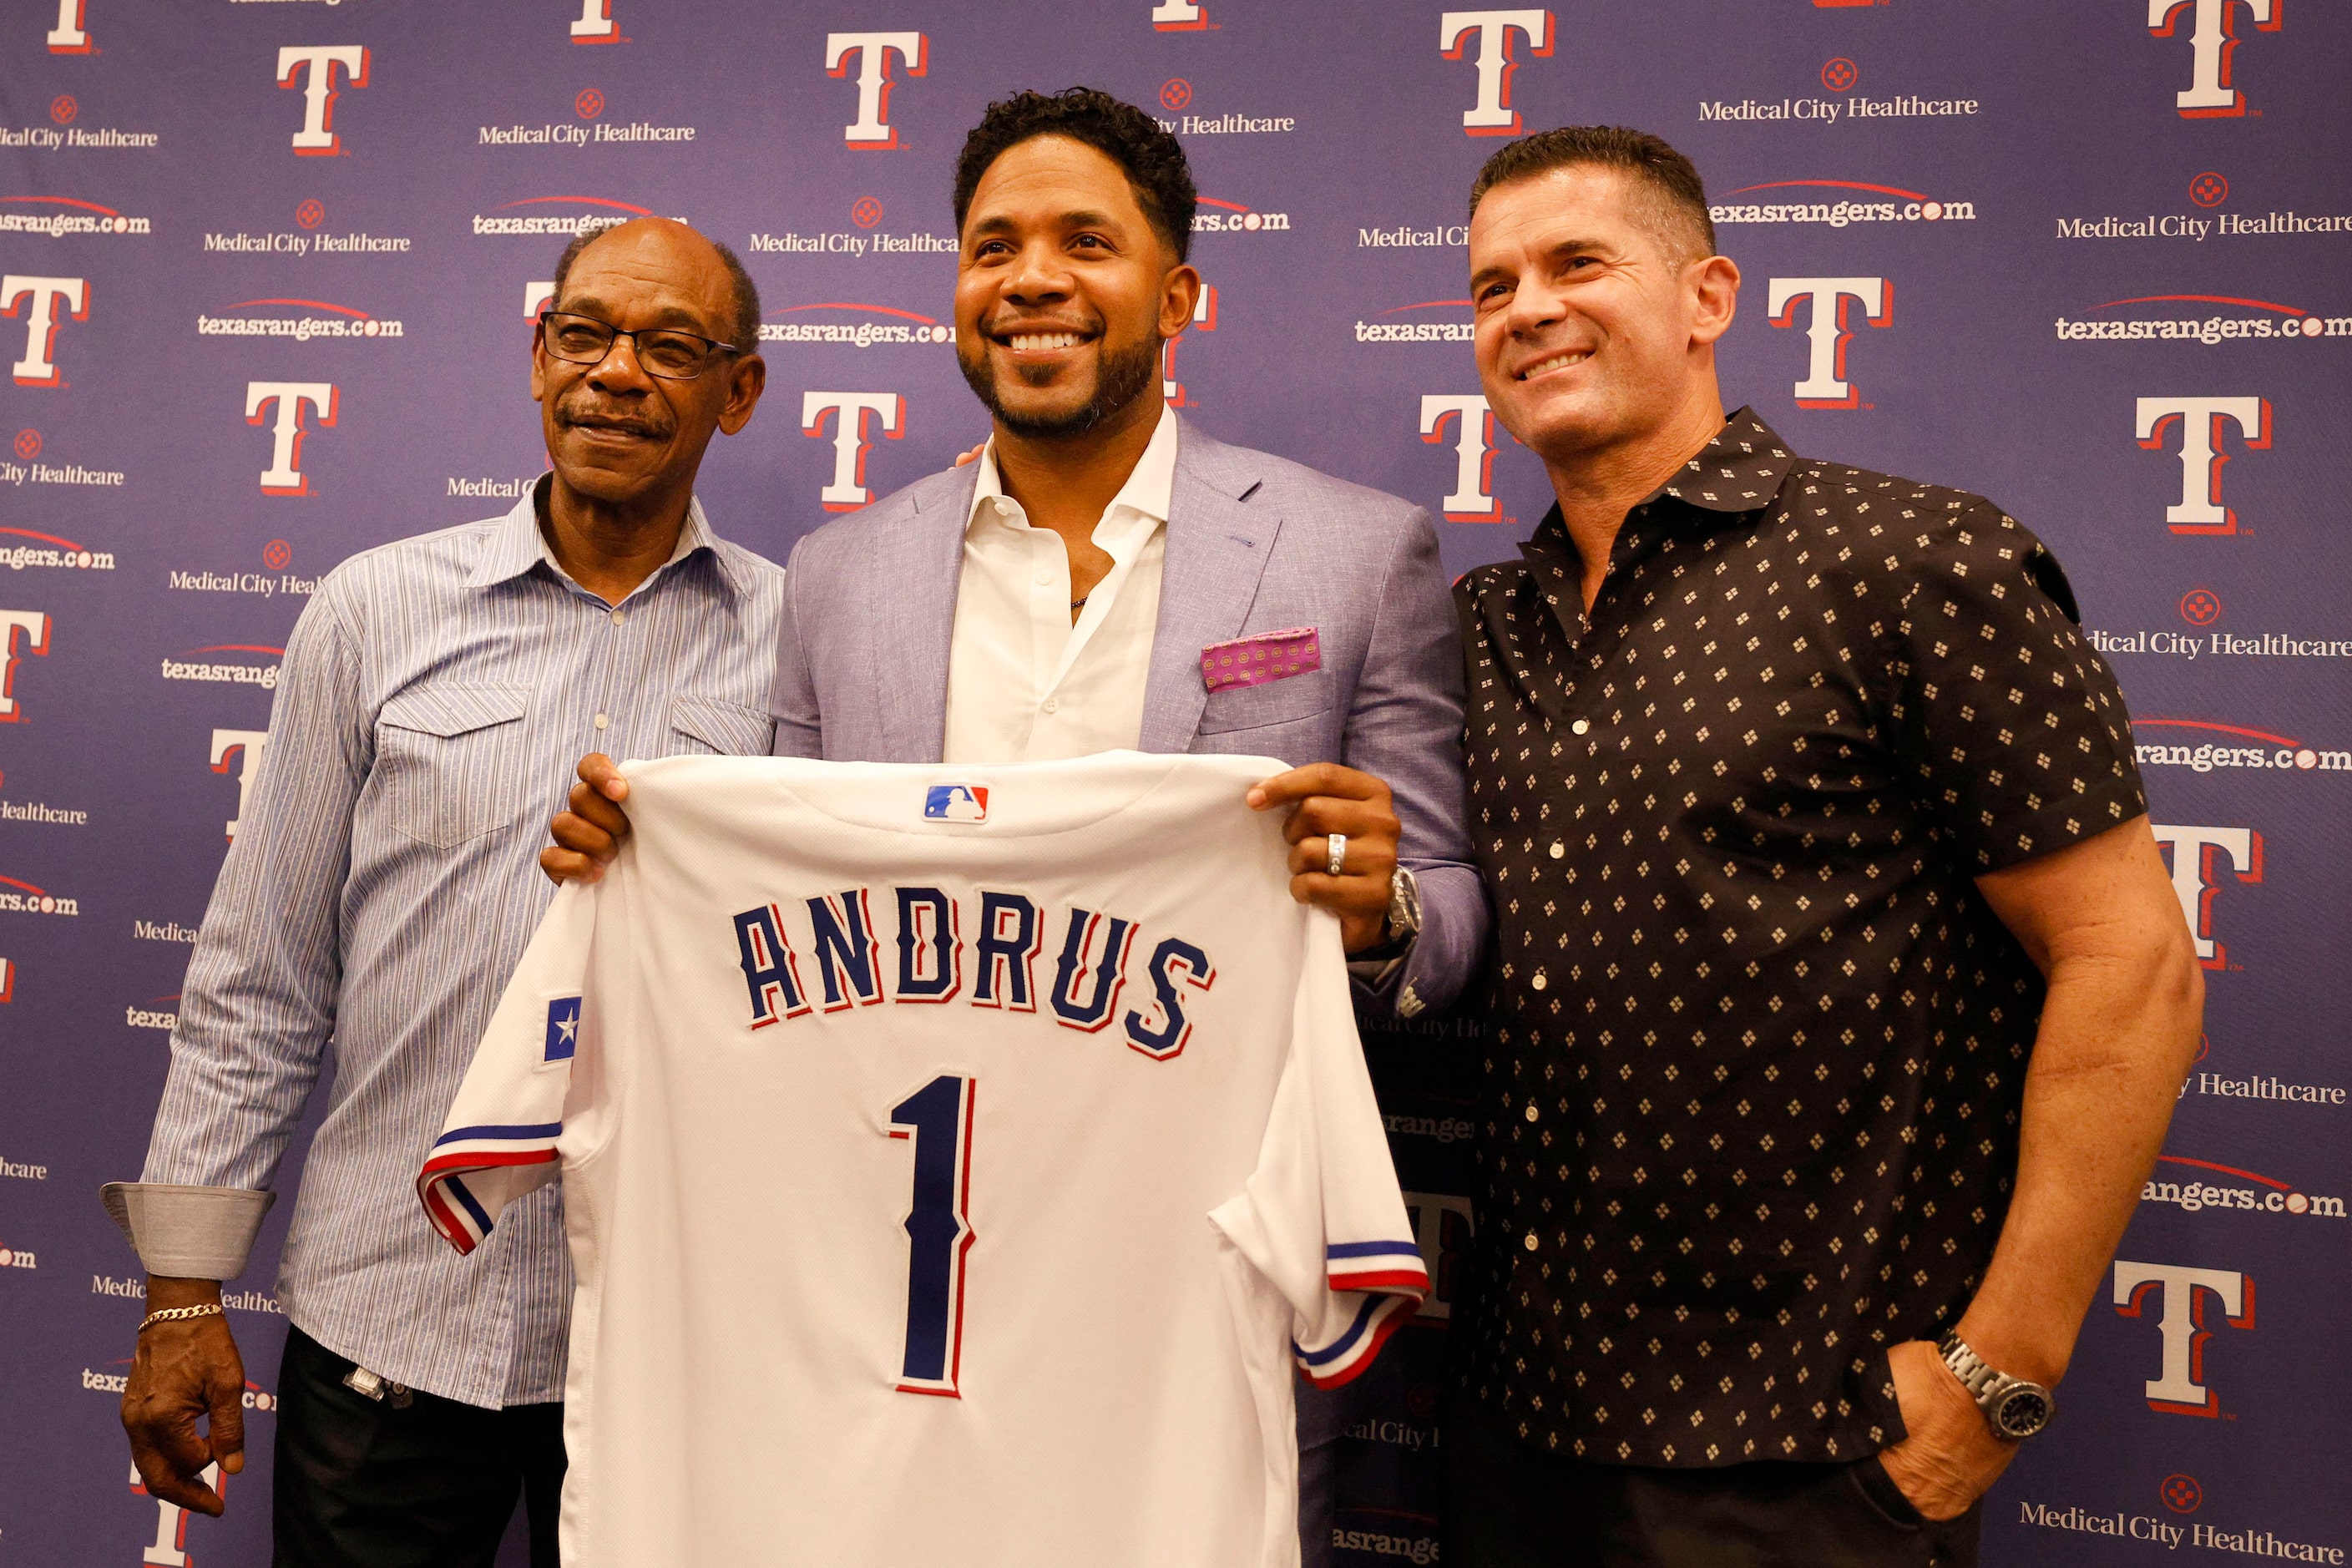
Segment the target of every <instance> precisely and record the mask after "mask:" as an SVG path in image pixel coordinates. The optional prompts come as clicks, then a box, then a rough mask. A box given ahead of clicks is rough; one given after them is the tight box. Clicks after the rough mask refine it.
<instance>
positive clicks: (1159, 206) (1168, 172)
mask: <svg viewBox="0 0 2352 1568" xmlns="http://www.w3.org/2000/svg"><path fill="white" fill-rule="evenodd" d="M1036 136H1066V137H1068V138H1069V139H1070V140H1071V141H1073V142H1084V143H1085V144H1086V145H1087V146H1089V147H1091V148H1093V149H1094V150H1095V151H1096V152H1097V153H1101V154H1102V155H1103V156H1104V157H1106V158H1108V159H1109V160H1110V161H1111V162H1112V163H1117V164H1118V166H1119V168H1120V169H1121V170H1123V171H1124V172H1125V173H1126V174H1127V183H1128V184H1129V185H1130V186H1131V187H1133V189H1134V191H1135V199H1136V204H1137V205H1139V206H1140V207H1142V208H1143V216H1145V217H1146V218H1148V219H1150V222H1151V227H1152V229H1153V231H1154V232H1156V233H1157V234H1158V235H1159V236H1160V238H1161V239H1162V240H1164V241H1166V242H1167V245H1168V248H1169V249H1170V250H1171V251H1173V252H1175V255H1176V259H1177V260H1178V261H1180V262H1181V261H1182V260H1184V259H1185V258H1186V257H1188V256H1189V255H1190V254H1191V253H1192V212H1193V209H1194V208H1195V207H1196V206H1198V205H1200V199H1201V197H1200V193H1199V192H1198V191H1196V190H1194V189H1193V188H1192V165H1191V164H1190V163H1186V162H1185V159H1184V149H1183V146H1182V144H1181V143H1180V142H1178V141H1177V140H1176V138H1175V137H1174V136H1172V135H1171V134H1169V132H1166V131H1164V130H1162V129H1161V128H1160V121H1157V120H1154V119H1152V118H1151V116H1150V115H1149V114H1146V113H1145V112H1144V111H1143V110H1140V109H1138V108H1136V107H1135V105H1133V104H1131V103H1124V102H1121V101H1120V100H1118V99H1116V98H1113V97H1112V96H1111V95H1110V94H1108V93H1107V92H1098V91H1097V90H1096V89H1093V88H1090V87H1074V88H1071V89H1067V90H1066V91H1063V92H1055V93H1045V92H1029V91H1022V92H1016V93H1014V94H1013V96H1012V97H1011V98H1007V99H1001V100H998V101H996V102H994V103H992V104H990V105H989V106H988V112H987V113H986V114H983V115H982V116H981V118H980V123H979V124H978V125H976V126H974V127H972V132H971V135H969V136H967V137H965V138H964V142H963V155H962V156H961V157H960V158H958V159H957V160H956V173H955V223H956V229H957V231H958V232H959V233H961V231H962V229H963V220H964V215H965V214H967V213H969V212H970V211H971V194H972V193H973V192H974V191H976V190H978V189H979V188H980V181H981V176H982V175H983V174H987V173H988V170H989V165H991V164H992V163H995V162H996V160H997V159H999V158H1001V157H1003V155H1004V154H1005V153H1007V152H1009V151H1011V150H1012V149H1013V148H1014V147H1017V146H1019V145H1020V144H1021V143H1022V142H1026V141H1028V140H1030V139H1031V138H1032V137H1036Z"/></svg>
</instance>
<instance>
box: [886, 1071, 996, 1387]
mask: <svg viewBox="0 0 2352 1568" xmlns="http://www.w3.org/2000/svg"><path fill="white" fill-rule="evenodd" d="M976 1081H977V1080H975V1079H968V1078H956V1077H952V1076H950V1075H947V1074H942V1075H940V1077H938V1078H935V1079H931V1081H930V1082H929V1083H927V1084H925V1085H924V1086H923V1087H922V1088H920V1089H917V1090H916V1091H915V1092H914V1093H912V1094H910V1095H908V1097H907V1098H906V1099H904V1100H900V1101H899V1102H898V1104H897V1105H894V1106H892V1107H891V1108H890V1136H891V1137H893V1138H904V1139H907V1140H908V1141H910V1142H912V1143H913V1144H914V1146H915V1191H914V1200H913V1202H912V1203H911V1204H910V1205H908V1210H907V1356H906V1361H905V1363H904V1364H903V1365H902V1366H901V1367H900V1369H899V1375H898V1391H899V1392H900V1393H901V1394H944V1395H945V1396H946V1397H948V1398H950V1399H960V1398H961V1397H962V1394H961V1391H960V1390H959V1389H958V1388H957V1386H956V1374H957V1373H958V1372H959V1371H960V1370H961V1367H962V1364H963V1271H964V1254H966V1253H967V1252H970V1251H971V1243H972V1230H971V1216H970V1215H969V1214H968V1213H967V1212H966V1209H965V1199H966V1196H967V1194H968V1191H969V1189H970V1186H971V1106H972V1091H973V1088H974V1085H975V1083H976Z"/></svg>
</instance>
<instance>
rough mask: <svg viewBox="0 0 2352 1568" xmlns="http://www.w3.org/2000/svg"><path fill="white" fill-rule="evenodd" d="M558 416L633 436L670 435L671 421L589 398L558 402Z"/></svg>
mask: <svg viewBox="0 0 2352 1568" xmlns="http://www.w3.org/2000/svg"><path fill="white" fill-rule="evenodd" d="M555 413H556V418H557V419H558V421H559V422H561V423H562V424H564V425H587V426H595V427H596V428H598V429H604V430H619V431H623V432H625V433H626V434H628V435H632V436H667V435H668V434H669V432H670V426H669V422H668V421H667V420H664V419H656V418H650V417H648V416H646V415H645V414H642V413H638V412H635V411H630V410H624V409H618V408H611V407H607V406H605V405H603V404H600V403H597V402H595V401H594V400H593V399H589V398H579V399H572V398H566V399H565V400H564V401H562V403H559V404H557V405H556V409H555Z"/></svg>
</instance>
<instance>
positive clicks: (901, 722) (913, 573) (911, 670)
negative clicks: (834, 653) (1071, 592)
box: [865, 464, 980, 763]
mask: <svg viewBox="0 0 2352 1568" xmlns="http://www.w3.org/2000/svg"><path fill="white" fill-rule="evenodd" d="M967 473H968V475H969V477H968V478H965V479H964V480H963V482H962V483H961V484H959V485H956V486H955V487H953V488H952V489H950V490H948V491H947V492H946V493H945V494H940V495H934V496H932V497H931V498H930V499H929V502H928V504H927V503H926V502H925V500H924V499H923V498H922V497H921V496H919V495H918V496H910V497H909V498H908V500H910V501H911V503H912V504H911V505H910V506H909V507H908V510H906V511H904V512H902V513H900V514H899V515H898V516H897V517H895V518H893V519H891V520H889V521H887V522H885V523H883V524H882V525H881V526H882V527H883V528H884V529H885V530H886V533H885V536H884V537H883V539H882V540H881V541H880V548H879V549H878V550H877V552H876V553H875V563H876V564H877V567H878V568H879V571H878V574H877V577H876V579H875V580H874V581H873V582H871V583H868V584H866V585H865V586H866V591H867V593H868V594H869V595H870V597H869V599H868V601H867V602H868V604H869V605H871V607H872V617H873V627H874V642H873V650H872V651H873V660H872V668H873V675H874V680H875V686H876V689H875V711H876V712H877V713H879V714H880V715H881V716H882V740H883V745H884V754H883V755H882V756H880V757H878V758H876V759H873V760H875V761H878V762H892V763H936V762H938V761H939V760H940V752H941V750H942V749H943V747H944V746H945V743H946V740H947V717H948V654H949V650H950V647H951V646H952V644H953V642H954V638H955V613H956V590H957V587H958V586H959V584H961V582H962V578H963V535H964V526H965V524H966V523H967V522H968V521H970V520H971V494H972V490H973V489H974V487H975V486H976V485H977V484H978V483H979V477H980V476H979V465H977V464H973V465H971V467H970V468H969V469H968V470H967Z"/></svg>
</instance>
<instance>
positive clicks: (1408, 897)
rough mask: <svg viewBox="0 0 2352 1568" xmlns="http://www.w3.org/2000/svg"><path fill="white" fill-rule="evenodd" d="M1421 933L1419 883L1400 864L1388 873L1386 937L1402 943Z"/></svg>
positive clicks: (1395, 943) (1398, 943) (1390, 940)
mask: <svg viewBox="0 0 2352 1568" xmlns="http://www.w3.org/2000/svg"><path fill="white" fill-rule="evenodd" d="M1420 934H1421V884H1420V883H1419V882H1416V881H1414V880H1413V877H1412V872H1411V871H1408V870H1406V869H1405V868H1403V867H1402V866H1400V867H1398V868H1396V869H1395V870H1393V871H1391V872H1390V873H1389V923H1388V932H1387V935H1388V939H1389V942H1390V943H1391V945H1399V946H1401V945H1402V944H1403V943H1405V942H1411V941H1412V939H1413V938H1414V937H1417V936H1419V935H1420Z"/></svg>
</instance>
